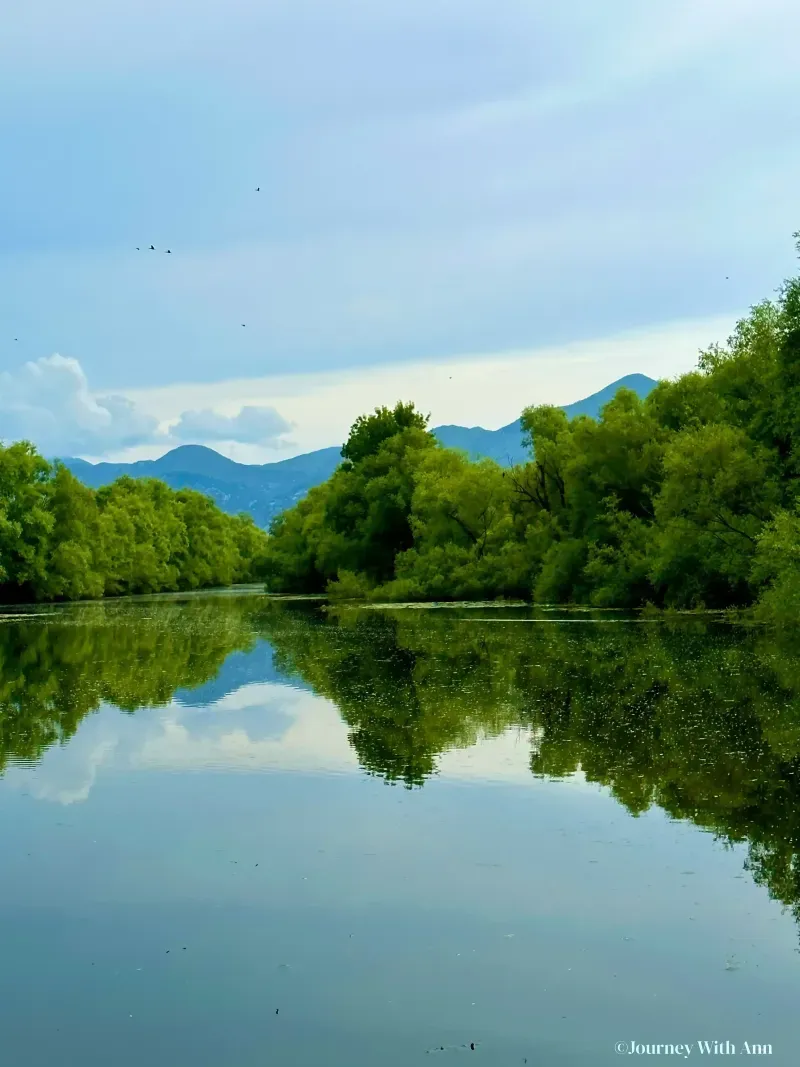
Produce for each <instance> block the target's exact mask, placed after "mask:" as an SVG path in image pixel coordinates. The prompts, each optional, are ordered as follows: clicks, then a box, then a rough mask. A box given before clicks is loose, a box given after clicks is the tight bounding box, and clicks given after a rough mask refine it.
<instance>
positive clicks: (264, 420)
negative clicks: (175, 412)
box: [170, 405, 292, 447]
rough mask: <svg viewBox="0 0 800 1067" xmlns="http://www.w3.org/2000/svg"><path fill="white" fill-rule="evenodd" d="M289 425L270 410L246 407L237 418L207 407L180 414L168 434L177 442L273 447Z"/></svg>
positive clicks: (269, 408) (267, 408) (279, 415)
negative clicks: (237, 443)
mask: <svg viewBox="0 0 800 1067" xmlns="http://www.w3.org/2000/svg"><path fill="white" fill-rule="evenodd" d="M291 428H292V427H291V424H290V423H288V422H287V421H286V419H284V417H283V416H282V415H281V414H280V412H278V411H276V410H275V408H273V407H266V406H265V407H254V406H251V405H247V406H245V407H243V408H242V409H241V411H239V413H238V415H220V414H219V412H217V411H213V410H212V409H211V408H205V409H204V410H202V411H184V412H182V413H181V416H180V418H179V419H178V421H177V422H176V423H175V425H174V426H172V427H170V435H171V436H172V437H174V438H175V439H176V440H178V441H235V442H240V443H242V444H250V445H262V446H265V447H275V446H276V445H278V444H279V442H280V438H281V437H282V436H283V434H285V433H287V432H288V431H289V430H290V429H291Z"/></svg>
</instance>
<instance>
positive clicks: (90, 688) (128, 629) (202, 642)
mask: <svg viewBox="0 0 800 1067" xmlns="http://www.w3.org/2000/svg"><path fill="white" fill-rule="evenodd" d="M254 603H255V602H254V601H253V600H252V599H251V600H249V601H248V600H247V599H245V598H235V597H215V598H209V599H205V600H199V599H198V600H188V601H186V602H185V603H177V602H170V601H163V602H158V603H144V602H140V603H138V604H137V603H127V604H126V603H119V602H118V603H108V604H91V605H86V606H85V607H78V608H73V609H71V610H70V611H69V612H68V613H64V614H63V615H59V617H58V618H57V620H55V621H53V620H46V619H43V618H33V617H32V618H31V619H30V621H23V620H14V621H13V622H7V623H5V624H3V625H2V626H0V772H2V770H3V768H4V767H5V766H6V764H7V762H8V761H9V760H10V759H14V760H34V759H37V758H38V757H39V756H41V754H42V753H43V752H44V750H45V749H46V748H48V747H49V746H50V745H53V744H56V743H58V742H61V741H64V740H66V739H68V738H70V737H71V736H72V735H73V734H74V733H75V731H76V730H77V728H78V725H79V724H80V721H81V719H83V718H84V716H85V715H87V714H89V712H92V711H95V710H96V709H97V708H98V707H99V705H100V703H101V702H102V701H109V702H111V703H114V704H116V705H118V706H119V707H121V708H123V709H125V710H126V711H134V710H135V709H136V708H139V707H143V706H148V705H157V704H166V703H167V702H168V701H169V700H170V699H171V698H172V695H173V693H174V692H175V691H176V689H179V688H181V687H191V688H193V687H195V686H199V685H202V684H203V683H204V682H206V681H208V680H209V679H210V678H213V677H214V675H215V674H216V673H217V672H218V670H219V669H220V667H221V666H222V664H223V663H224V662H225V659H226V657H227V656H228V654H229V653H230V652H232V651H234V650H235V649H246V648H250V647H252V644H253V641H254V637H253V633H252V624H251V622H250V616H251V615H252V612H253V604H254Z"/></svg>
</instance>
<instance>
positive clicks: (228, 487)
mask: <svg viewBox="0 0 800 1067" xmlns="http://www.w3.org/2000/svg"><path fill="white" fill-rule="evenodd" d="M656 384H657V383H656V382H655V380H654V379H652V378H648V377H647V376H646V375H644V374H628V375H626V376H625V377H623V378H620V379H618V380H617V381H615V382H611V383H610V384H609V385H607V386H606V387H605V388H604V389H601V390H599V391H598V392H596V393H592V394H591V396H587V397H585V398H584V399H583V400H578V401H576V402H575V403H573V404H568V405H566V406H564V409H563V410H564V411H565V412H566V413H567V415H568V417H569V418H575V417H576V416H577V415H590V416H593V417H596V416H597V415H598V414H599V412H600V409H601V408H602V407H603V405H604V404H606V403H607V402H608V401H609V400H611V398H612V397H613V396H614V395H615V394H616V392H617V390H618V389H620V388H623V387H625V388H629V389H632V390H633V391H634V392H635V393H637V395H639V396H641V397H644V396H646V395H647V394H648V393H649V392H650V390H651V389H652V388H653V387H654V386H655V385H656ZM432 432H433V433H434V434H435V436H436V437H437V438H438V440H439V441H440V442H441V443H442V444H443V445H445V446H447V447H448V448H458V449H461V450H463V451H465V452H467V453H468V454H469V455H470V457H471V458H473V459H478V458H483V457H486V458H489V459H494V460H495V461H496V462H498V463H501V464H509V465H510V464H512V463H519V462H521V461H523V460H524V459H525V458H527V453H526V452H525V450H524V448H523V447H522V434H521V428H520V421H519V419H516V420H515V421H514V422H510V423H509V424H508V425H507V426H501V427H500V428H499V429H497V430H486V429H484V427H482V426H456V425H444V426H436V427H434V429H433V431H432ZM341 460H342V456H341V448H340V446H337V445H332V446H329V447H327V448H320V449H317V450H315V451H314V452H306V453H304V454H302V455H300V456H292V457H290V458H289V459H282V460H277V461H275V462H272V463H261V464H259V463H237V462H236V460H233V459H228V457H227V456H223V455H221V454H220V453H219V452H215V451H214V449H213V448H208V447H206V446H205V445H191V444H189V445H179V446H178V447H177V448H173V449H171V450H170V451H169V452H165V453H164V455H163V456H159V457H158V459H144V460H136V461H135V462H133V463H106V462H103V463H89V462H88V460H83V459H78V458H74V457H66V458H63V459H62V460H61V462H62V463H63V464H64V466H66V467H68V468H69V470H71V471H72V473H73V474H74V475H75V477H76V478H78V479H79V480H80V481H82V482H83V483H84V484H85V485H88V486H91V487H92V488H93V489H99V488H100V487H101V486H103V485H107V484H108V483H109V482H112V481H114V479H115V478H119V477H121V476H122V475H123V474H127V475H129V476H130V477H133V478H160V479H162V480H163V481H165V482H166V483H167V485H169V486H171V488H173V489H195V490H197V491H199V492H202V493H206V494H207V495H208V496H210V497H211V498H212V499H213V500H214V501H215V503H216V504H217V505H218V506H219V507H220V508H221V509H222V510H223V511H226V512H229V513H231V514H237V513H238V512H241V511H246V512H248V513H249V514H250V515H252V516H253V519H254V520H255V522H256V523H257V525H259V526H263V527H267V526H268V525H269V523H270V521H271V519H272V518H274V516H275V515H277V514H279V513H280V512H281V511H284V510H285V509H286V508H287V507H291V506H292V505H293V504H295V503H296V502H297V501H298V500H300V499H301V498H302V497H303V496H305V494H306V493H307V492H308V490H309V489H311V488H313V486H315V485H319V484H320V482H324V481H325V480H326V479H327V478H329V477H330V476H331V474H333V472H334V470H335V469H336V468H337V467H338V465H339V464H340V463H341Z"/></svg>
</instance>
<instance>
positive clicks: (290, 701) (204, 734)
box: [5, 656, 580, 804]
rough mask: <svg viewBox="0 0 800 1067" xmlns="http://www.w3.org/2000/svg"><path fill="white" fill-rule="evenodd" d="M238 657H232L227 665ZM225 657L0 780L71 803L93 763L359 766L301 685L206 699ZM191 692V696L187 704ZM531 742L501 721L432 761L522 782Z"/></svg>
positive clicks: (121, 766)
mask: <svg viewBox="0 0 800 1067" xmlns="http://www.w3.org/2000/svg"><path fill="white" fill-rule="evenodd" d="M245 658H246V657H244V656H241V657H240V662H239V664H237V663H234V667H235V668H236V669H237V670H238V669H239V668H240V667H241V659H245ZM231 659H235V656H232V657H231ZM227 666H228V664H227V663H226V666H225V667H224V668H223V670H222V672H221V673H220V675H219V676H218V678H217V679H215V681H214V682H211V683H208V685H206V686H203V687H202V688H201V689H198V690H195V691H194V693H190V692H188V691H186V690H184V691H181V692H180V693H179V694H177V695H176V698H175V700H173V701H172V703H170V704H169V705H168V706H167V707H165V708H143V709H140V710H139V711H138V712H136V713H134V714H133V715H127V714H124V713H122V712H120V711H119V710H118V709H116V708H114V707H112V706H110V705H105V706H104V707H102V708H101V709H100V710H99V711H98V712H97V714H95V715H90V716H88V717H87V718H86V719H84V721H83V722H82V723H81V725H80V727H79V729H78V732H77V734H76V735H75V737H74V738H72V740H71V741H69V742H68V743H67V744H66V745H64V746H62V747H54V748H51V749H48V750H47V751H46V752H45V753H44V755H43V757H42V759H41V760H40V761H39V762H38V763H37V764H36V765H34V766H30V765H25V766H21V765H12V766H11V767H9V769H8V771H7V772H6V776H5V785H6V787H11V788H15V789H21V790H23V791H25V792H29V793H31V794H32V795H33V796H37V797H40V798H41V799H48V800H54V801H58V802H60V803H62V804H71V803H74V802H76V801H83V800H86V798H87V797H88V796H89V792H90V790H91V788H92V786H93V783H94V781H95V779H96V777H97V776H98V774H101V773H109V774H113V773H121V772H125V771H132V770H142V771H143V770H161V771H191V770H198V771H199V770H216V771H263V770H282V771H322V772H340V773H355V772H358V771H359V764H358V760H357V757H356V755H355V753H354V751H353V749H352V748H351V746H350V744H349V742H348V739H347V727H346V726H345V724H344V723H343V722H342V720H341V718H340V716H339V714H338V711H337V709H336V707H335V705H333V704H332V703H331V702H330V701H328V700H326V699H325V698H323V697H319V696H317V695H316V694H314V693H312V692H311V691H309V690H308V689H302V688H295V687H294V686H289V685H287V684H285V683H281V682H276V681H268V682H251V683H249V684H246V685H242V686H241V687H239V688H235V689H230V690H229V691H227V692H225V693H224V694H223V695H222V696H220V697H219V698H218V699H217V700H216V701H214V702H213V703H212V702H211V701H210V700H209V699H208V698H209V696H210V694H211V692H212V691H213V689H212V687H214V688H216V687H220V688H222V687H223V685H226V684H227V682H228V681H230V677H231V673H233V672H229V673H226V668H227ZM193 696H194V697H195V698H196V699H197V701H198V703H197V704H196V705H189V704H188V701H189V700H190V699H192V697H193ZM531 743H532V738H531V734H530V731H528V730H509V731H508V732H506V733H505V734H502V735H501V736H500V737H495V738H487V739H484V740H481V741H479V742H478V743H477V744H476V745H474V746H472V747H471V748H469V749H463V750H453V751H450V752H446V753H444V754H443V755H442V756H441V757H440V759H439V761H438V765H439V773H440V776H441V777H444V778H454V779H464V780H469V779H483V780H496V781H505V782H514V783H517V784H525V783H532V782H533V779H532V778H531V773H530V770H529V761H530V751H531ZM579 781H580V780H579V779H575V784H579Z"/></svg>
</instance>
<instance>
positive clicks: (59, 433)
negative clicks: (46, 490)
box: [0, 354, 158, 456]
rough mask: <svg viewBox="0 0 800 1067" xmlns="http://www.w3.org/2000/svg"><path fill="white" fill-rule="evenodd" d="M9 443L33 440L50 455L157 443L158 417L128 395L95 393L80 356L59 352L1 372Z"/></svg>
mask: <svg viewBox="0 0 800 1067" xmlns="http://www.w3.org/2000/svg"><path fill="white" fill-rule="evenodd" d="M0 425H2V433H3V439H4V440H5V441H6V442H9V441H14V440H19V439H21V438H25V439H27V440H32V441H33V442H34V443H35V444H36V445H37V446H38V448H39V449H40V451H42V452H43V453H44V454H45V455H47V456H55V455H68V454H70V453H81V452H93V453H103V452H106V451H113V450H115V449H121V448H122V449H124V448H131V447H134V446H136V445H142V444H148V443H152V442H153V441H154V440H156V439H157V437H158V420H157V419H156V418H154V417H153V416H152V415H148V414H145V413H144V412H143V411H141V410H140V408H138V407H137V406H136V404H135V403H134V401H132V400H130V399H128V398H127V397H124V396H118V395H112V396H94V395H93V394H92V393H91V392H90V390H89V383H88V381H87V378H86V375H85V374H84V372H83V369H82V368H81V365H80V363H79V362H78V360H77V359H70V358H67V357H64V356H60V355H58V354H56V355H53V356H45V357H43V358H41V359H37V360H36V361H35V362H29V363H26V364H24V366H23V367H21V368H20V369H19V370H18V371H16V372H9V371H5V372H3V373H2V374H0Z"/></svg>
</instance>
